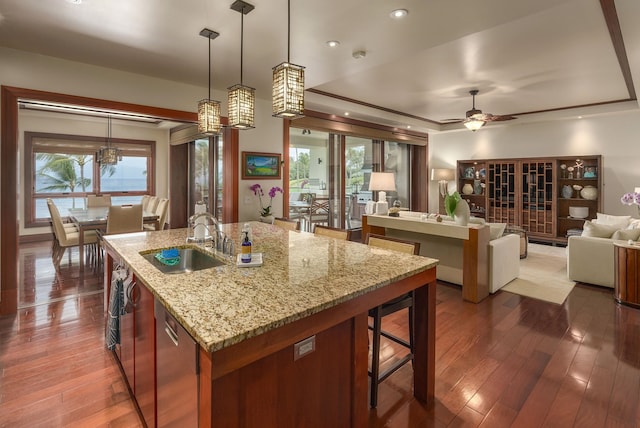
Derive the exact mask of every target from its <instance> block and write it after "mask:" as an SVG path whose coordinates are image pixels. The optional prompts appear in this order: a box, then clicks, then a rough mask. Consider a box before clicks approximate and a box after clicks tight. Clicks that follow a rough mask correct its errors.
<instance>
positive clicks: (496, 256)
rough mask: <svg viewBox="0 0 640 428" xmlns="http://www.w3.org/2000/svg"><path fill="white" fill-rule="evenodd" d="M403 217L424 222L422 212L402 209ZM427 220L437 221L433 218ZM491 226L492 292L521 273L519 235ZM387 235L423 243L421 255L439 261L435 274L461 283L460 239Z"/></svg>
mask: <svg viewBox="0 0 640 428" xmlns="http://www.w3.org/2000/svg"><path fill="white" fill-rule="evenodd" d="M400 216H401V217H404V218H415V220H416V221H425V220H421V218H422V213H415V212H401V213H400ZM426 221H429V222H433V221H435V220H434V219H432V218H431V219H428V220H426ZM476 223H478V224H484V220H482V219H477V220H476ZM442 224H444V225H446V224H449V221H447V220H445V221H443V222H442ZM450 224H451V225H452V227H459V226H457V225H455V223H453V222H451V223H450ZM488 226H489V227H490V228H491V229H492V230H491V232H490V235H493V236H492V237H493V238H494V239H491V240H490V241H489V245H488V248H487V252H488V270H489V278H488V284H489V292H490V293H492V294H493V293H495V292H496V291H498V290H499V289H501V288H502V287H504V286H505V285H506V284H508V283H509V282H511V281H513V280H514V279H516V278H517V277H518V276H519V275H520V236H519V235H515V234H506V235H503V234H502V232H503V231H504V227H505V225H504V223H500V224H488ZM388 234H389V235H390V236H395V237H397V238H401V239H410V240H413V241H416V242H420V254H421V255H423V256H428V257H433V258H436V259H439V260H440V263H439V264H438V267H437V268H436V277H437V278H438V279H439V280H441V281H447V282H451V283H454V284H458V285H462V282H463V281H462V274H463V256H462V252H463V248H462V241H461V240H460V239H453V238H449V237H445V236H436V235H425V234H421V233H414V232H404V231H389V232H388Z"/></svg>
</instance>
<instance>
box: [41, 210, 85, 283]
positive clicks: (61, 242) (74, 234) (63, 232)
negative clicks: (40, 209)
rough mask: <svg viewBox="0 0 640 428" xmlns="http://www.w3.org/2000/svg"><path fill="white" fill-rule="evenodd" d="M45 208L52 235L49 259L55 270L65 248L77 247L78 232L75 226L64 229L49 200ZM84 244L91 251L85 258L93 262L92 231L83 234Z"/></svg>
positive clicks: (58, 212) (58, 213)
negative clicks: (52, 240) (47, 211)
mask: <svg viewBox="0 0 640 428" xmlns="http://www.w3.org/2000/svg"><path fill="white" fill-rule="evenodd" d="M47 208H48V209H49V215H50V216H51V225H52V227H53V235H54V243H53V246H52V249H51V257H52V259H53V265H54V267H55V268H56V270H57V269H58V268H59V267H60V262H61V261H62V257H64V252H65V251H66V250H67V248H71V247H77V246H78V245H79V243H80V242H79V238H80V232H79V231H78V229H77V228H76V227H75V225H71V226H73V227H68V226H67V227H65V225H64V223H63V222H62V217H61V216H60V211H58V207H57V206H56V204H55V203H54V202H53V201H52V200H51V199H47ZM84 243H85V244H88V245H90V246H91V248H92V251H90V252H87V257H89V258H91V259H92V260H94V259H95V256H96V252H95V251H96V250H95V245H96V243H97V237H96V233H95V232H94V231H86V232H85V234H84ZM69 263H71V252H69Z"/></svg>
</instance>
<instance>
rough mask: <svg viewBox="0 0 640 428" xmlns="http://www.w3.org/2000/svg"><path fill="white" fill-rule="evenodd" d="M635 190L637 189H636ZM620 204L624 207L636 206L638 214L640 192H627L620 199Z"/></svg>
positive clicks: (639, 209) (639, 210) (639, 212)
mask: <svg viewBox="0 0 640 428" xmlns="http://www.w3.org/2000/svg"><path fill="white" fill-rule="evenodd" d="M636 190H637V188H636ZM620 202H622V203H623V204H625V205H634V204H635V205H637V206H638V214H640V192H629V193H625V194H624V195H622V198H620Z"/></svg>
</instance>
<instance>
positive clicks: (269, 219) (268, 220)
mask: <svg viewBox="0 0 640 428" xmlns="http://www.w3.org/2000/svg"><path fill="white" fill-rule="evenodd" d="M273 219H274V217H273V216H272V215H265V216H262V215H261V216H260V222H261V223H269V224H273Z"/></svg>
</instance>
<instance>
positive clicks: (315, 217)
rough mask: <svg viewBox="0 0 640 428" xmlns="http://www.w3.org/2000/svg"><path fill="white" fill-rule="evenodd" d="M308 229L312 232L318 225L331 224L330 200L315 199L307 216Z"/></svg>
mask: <svg viewBox="0 0 640 428" xmlns="http://www.w3.org/2000/svg"><path fill="white" fill-rule="evenodd" d="M307 218H308V220H307V227H308V228H309V231H310V232H311V231H312V230H313V227H314V225H316V224H328V223H329V198H324V197H322V198H313V200H312V201H311V207H310V208H309V215H308V216H307Z"/></svg>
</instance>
